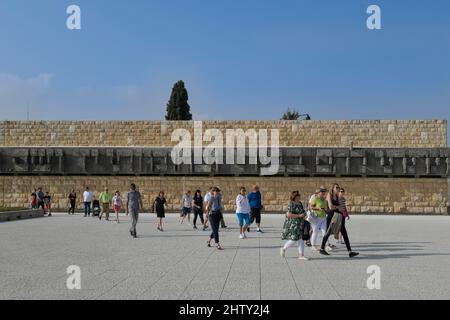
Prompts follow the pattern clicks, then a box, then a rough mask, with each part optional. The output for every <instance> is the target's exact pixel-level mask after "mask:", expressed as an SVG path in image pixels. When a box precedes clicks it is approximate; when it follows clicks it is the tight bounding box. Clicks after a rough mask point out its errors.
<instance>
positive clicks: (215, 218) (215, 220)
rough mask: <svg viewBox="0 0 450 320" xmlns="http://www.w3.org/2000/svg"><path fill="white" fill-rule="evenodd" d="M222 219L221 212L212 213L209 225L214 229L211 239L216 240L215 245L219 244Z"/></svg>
mask: <svg viewBox="0 0 450 320" xmlns="http://www.w3.org/2000/svg"><path fill="white" fill-rule="evenodd" d="M220 218H221V214H220V211H212V212H211V214H210V215H209V223H210V225H211V229H212V232H211V236H210V239H214V241H215V243H219V225H220Z"/></svg>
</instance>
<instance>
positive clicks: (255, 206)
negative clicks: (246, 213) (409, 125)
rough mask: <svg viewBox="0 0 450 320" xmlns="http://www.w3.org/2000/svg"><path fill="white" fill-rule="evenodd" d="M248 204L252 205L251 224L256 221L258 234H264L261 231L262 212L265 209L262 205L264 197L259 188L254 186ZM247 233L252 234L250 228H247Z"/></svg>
mask: <svg viewBox="0 0 450 320" xmlns="http://www.w3.org/2000/svg"><path fill="white" fill-rule="evenodd" d="M247 199H248V202H249V203H250V210H251V214H250V224H252V223H253V222H255V221H256V227H257V229H256V232H258V233H263V232H262V230H261V210H262V209H263V205H262V196H261V192H259V186H258V185H254V186H253V188H252V192H250V193H249V194H248V195H247ZM247 232H250V228H247Z"/></svg>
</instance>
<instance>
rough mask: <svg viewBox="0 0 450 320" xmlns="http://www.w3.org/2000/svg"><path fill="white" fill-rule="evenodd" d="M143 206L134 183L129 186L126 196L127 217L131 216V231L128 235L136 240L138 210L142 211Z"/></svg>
mask: <svg viewBox="0 0 450 320" xmlns="http://www.w3.org/2000/svg"><path fill="white" fill-rule="evenodd" d="M143 208H144V205H143V203H142V198H141V194H140V193H139V191H137V190H136V185H135V184H134V183H132V184H131V186H130V192H128V195H127V207H126V211H127V215H128V214H131V229H130V234H131V236H132V237H133V238H137V233H136V224H137V222H138V219H139V210H143Z"/></svg>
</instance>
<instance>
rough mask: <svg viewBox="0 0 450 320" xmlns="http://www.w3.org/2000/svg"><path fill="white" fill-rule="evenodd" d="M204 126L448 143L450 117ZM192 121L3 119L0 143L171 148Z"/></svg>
mask: <svg viewBox="0 0 450 320" xmlns="http://www.w3.org/2000/svg"><path fill="white" fill-rule="evenodd" d="M202 126H203V130H207V129H212V128H214V129H219V130H221V131H222V132H223V134H224V135H225V131H226V129H243V130H244V131H246V130H248V129H255V130H259V129H268V130H270V129H278V130H279V132H280V145H281V146H287V147H291V146H293V147H336V148H337V147H349V146H351V145H353V146H354V147H381V148H442V147H444V148H445V147H447V121H446V120H342V121H326V120H324V121H314V120H312V121H204V122H202ZM180 128H184V129H187V130H189V131H190V132H191V133H192V132H193V128H194V122H192V121H173V122H165V121H105V122H102V121H41V122H40V121H28V122H27V121H2V122H0V147H52V146H55V147H86V146H89V147H108V146H114V147H127V146H132V147H160V146H164V147H170V146H173V145H174V144H175V143H173V142H172V141H171V134H172V132H173V131H174V130H175V129H180Z"/></svg>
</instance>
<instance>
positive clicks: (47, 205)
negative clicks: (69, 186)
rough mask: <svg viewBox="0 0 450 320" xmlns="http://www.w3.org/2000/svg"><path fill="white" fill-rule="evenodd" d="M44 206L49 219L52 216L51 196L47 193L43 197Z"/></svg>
mask: <svg viewBox="0 0 450 320" xmlns="http://www.w3.org/2000/svg"><path fill="white" fill-rule="evenodd" d="M44 205H45V210H47V213H48V217H51V216H52V196H51V195H50V193H49V192H48V191H47V192H46V193H45V196H44Z"/></svg>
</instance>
